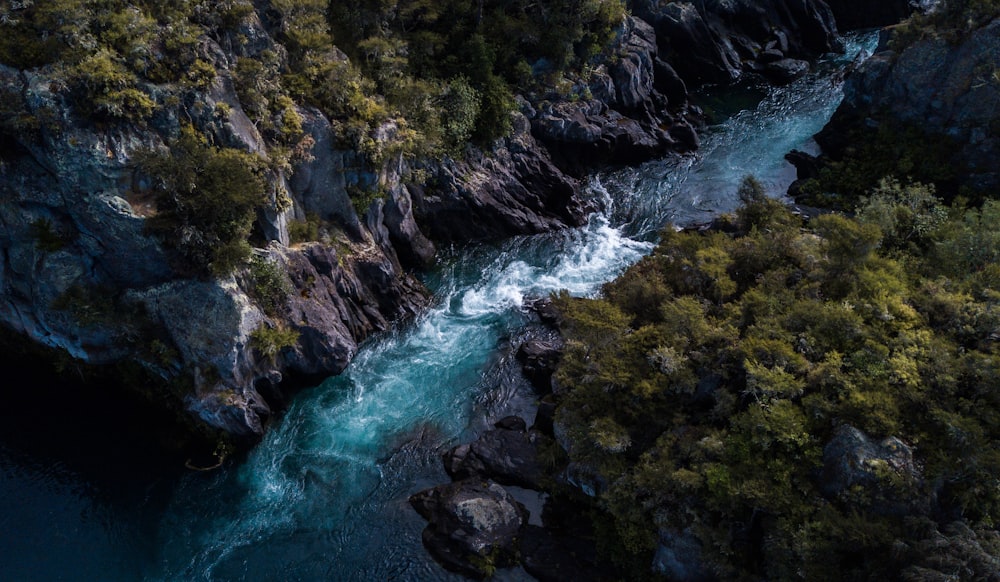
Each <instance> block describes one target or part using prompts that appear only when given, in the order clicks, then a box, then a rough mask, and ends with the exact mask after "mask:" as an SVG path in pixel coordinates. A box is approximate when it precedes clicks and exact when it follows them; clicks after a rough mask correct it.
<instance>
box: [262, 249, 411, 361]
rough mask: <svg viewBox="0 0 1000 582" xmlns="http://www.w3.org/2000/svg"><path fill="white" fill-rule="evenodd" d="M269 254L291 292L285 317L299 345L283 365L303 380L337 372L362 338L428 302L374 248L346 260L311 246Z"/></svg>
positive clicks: (360, 251)
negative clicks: (285, 276)
mask: <svg viewBox="0 0 1000 582" xmlns="http://www.w3.org/2000/svg"><path fill="white" fill-rule="evenodd" d="M270 251H271V254H272V256H274V257H275V258H276V259H278V260H279V261H280V262H281V264H282V265H283V266H284V267H285V270H286V272H287V273H288V276H289V278H290V281H291V283H292V286H293V288H294V289H295V292H293V293H292V294H291V296H290V297H289V300H288V305H287V307H286V309H287V315H286V317H287V319H288V320H289V321H291V322H294V328H295V330H296V331H298V332H299V341H298V346H297V347H296V349H295V350H294V352H292V353H289V354H287V355H286V356H285V358H284V361H285V363H286V364H287V366H288V369H289V370H290V371H291V372H292V373H294V374H298V375H300V376H303V377H306V378H311V379H321V378H322V377H325V376H330V375H333V374H338V373H340V372H341V371H343V369H344V368H345V367H347V364H348V363H349V362H350V360H351V358H353V357H354V354H355V353H357V348H358V343H359V342H360V341H361V340H362V339H363V338H366V337H368V336H369V335H371V334H372V333H374V332H378V331H386V330H387V329H389V326H390V325H391V324H392V322H394V321H398V320H401V319H404V318H407V317H410V316H412V315H414V314H416V313H417V312H419V311H420V309H422V308H423V307H424V306H425V305H426V303H427V295H426V292H425V291H424V289H423V288H422V287H421V286H420V285H419V284H418V283H416V282H415V281H414V280H412V279H410V278H409V277H407V276H405V275H404V274H403V273H402V272H401V271H400V270H399V268H398V266H397V265H394V264H393V262H392V261H391V260H390V259H389V258H387V257H386V256H385V255H384V254H382V253H379V252H376V251H375V250H374V249H370V250H369V251H368V252H365V251H364V250H362V249H359V250H357V251H356V254H352V255H347V256H344V255H341V254H340V253H338V251H337V250H336V249H335V248H333V247H330V246H326V245H322V244H318V243H312V244H308V245H304V246H302V247H301V248H299V249H286V248H283V247H280V246H272V247H271V249H270Z"/></svg>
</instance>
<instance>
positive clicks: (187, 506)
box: [0, 35, 874, 581]
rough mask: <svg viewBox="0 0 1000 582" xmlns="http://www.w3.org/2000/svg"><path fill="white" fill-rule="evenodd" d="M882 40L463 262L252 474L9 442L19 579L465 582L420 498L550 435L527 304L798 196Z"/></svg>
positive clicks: (1, 542)
mask: <svg viewBox="0 0 1000 582" xmlns="http://www.w3.org/2000/svg"><path fill="white" fill-rule="evenodd" d="M873 43H874V35H866V36H864V37H857V38H852V39H850V41H849V50H848V54H847V55H846V56H833V57H831V58H829V59H827V60H825V61H823V62H821V63H820V65H819V66H818V67H815V68H814V72H813V73H812V74H810V75H809V76H807V77H805V78H803V79H800V80H799V81H797V82H795V83H793V84H792V85H790V86H788V87H784V88H779V89H771V88H763V87H743V88H740V89H739V90H737V91H732V92H729V93H727V94H725V95H724V96H722V97H719V96H716V97H704V98H703V100H704V104H705V106H706V109H710V110H712V111H714V112H715V114H716V115H717V118H718V119H719V120H720V121H719V122H718V123H717V124H716V125H714V126H712V127H710V128H709V129H708V130H707V131H706V132H705V133H704V134H703V136H702V147H701V149H700V151H699V152H698V153H697V154H696V155H691V156H684V157H676V156H675V157H670V158H668V159H664V160H659V161H654V162H650V163H647V164H645V165H643V166H641V167H638V168H630V169H623V170H619V171H615V172H611V173H606V174H601V175H599V176H595V177H594V178H593V179H592V180H591V182H590V183H589V186H588V195H589V196H591V197H593V199H594V200H595V201H596V202H597V203H598V205H599V206H600V207H601V208H602V210H601V211H600V212H598V213H595V214H594V215H593V216H592V217H591V218H590V220H589V223H588V224H587V225H586V226H584V227H582V228H579V229H574V230H567V231H563V232H559V233H553V234H547V235H539V236H532V237H519V238H515V239H512V240H509V241H505V242H503V243H498V244H495V245H476V246H470V247H467V248H461V249H456V250H451V251H448V252H445V253H443V254H442V257H441V261H440V263H439V266H438V267H437V268H436V270H435V271H434V272H432V273H430V274H428V275H427V277H426V281H425V282H426V283H427V285H428V287H429V288H430V289H431V290H432V291H433V292H434V294H435V301H434V305H433V307H432V308H431V309H430V310H429V311H428V312H427V313H426V314H424V315H423V316H422V317H420V318H419V319H418V320H416V321H415V322H413V323H412V324H409V325H407V326H405V327H403V328H402V329H399V330H397V331H395V332H394V333H391V334H387V335H384V336H381V337H378V338H375V339H373V340H372V341H370V342H368V343H367V344H366V345H365V346H363V348H362V349H361V350H360V352H359V354H358V356H357V358H356V360H355V361H354V362H353V363H352V364H351V366H350V367H349V368H348V369H347V371H346V372H345V373H344V374H343V375H341V376H338V377H334V378H330V379H328V380H327V381H325V382H324V383H323V384H321V385H320V386H316V387H314V388H311V389H309V390H306V391H304V392H302V393H300V394H299V395H297V396H296V398H295V399H294V401H293V402H292V404H291V406H290V408H289V409H288V411H287V412H286V413H285V414H284V415H283V416H282V417H281V418H280V419H279V421H278V422H276V423H275V424H274V425H273V426H272V427H271V430H270V431H269V432H268V434H267V436H266V437H265V439H264V441H263V442H262V443H261V444H260V445H259V446H258V447H256V449H254V451H252V452H251V453H250V454H249V455H248V456H247V457H246V458H245V459H243V460H241V461H239V462H232V463H229V464H227V465H226V466H224V467H223V468H221V469H219V470H216V471H212V472H207V473H185V474H180V475H178V474H175V473H174V474H170V473H167V474H164V473H163V472H162V471H159V472H158V471H155V470H141V471H136V470H132V468H131V467H130V466H129V463H130V461H129V455H122V456H121V458H120V459H117V458H113V459H107V458H101V459H100V460H91V461H88V460H83V461H80V459H78V458H74V459H73V460H72V462H70V461H69V460H68V458H66V457H65V455H76V454H77V453H78V451H76V452H73V451H71V452H68V453H67V452H65V451H63V452H60V450H58V448H57V449H56V450H51V449H52V447H44V446H43V447H42V448H43V449H44V451H43V452H39V446H40V445H38V444H37V443H36V442H34V440H32V439H25V438H23V436H20V437H17V438H14V437H13V436H12V433H11V432H10V431H7V432H3V431H0V580H142V579H145V580H248V581H257V580H451V579H460V578H457V577H455V576H454V575H452V574H449V573H448V572H446V571H444V570H443V569H441V568H440V567H439V566H437V564H435V563H434V562H433V560H431V559H430V558H429V557H428V556H427V554H426V553H425V551H424V550H423V548H422V546H421V542H420V532H421V530H422V529H423V526H424V522H423V520H422V519H421V518H420V517H419V516H417V514H416V513H415V512H414V511H413V510H412V509H410V507H409V505H408V503H407V497H408V496H409V495H410V494H412V493H414V492H416V491H418V490H421V489H423V488H426V487H429V486H432V485H435V484H438V483H442V482H445V481H446V480H447V476H446V475H445V473H444V471H443V468H442V466H441V460H440V454H441V452H442V451H443V450H445V449H446V448H448V447H449V446H453V445H454V444H457V443H458V442H461V441H465V440H469V439H471V438H472V437H473V436H474V435H475V434H476V433H477V432H478V431H481V430H482V429H483V428H484V427H486V426H487V425H488V424H489V422H491V421H492V420H494V419H496V418H499V417H502V416H505V415H507V414H521V415H523V416H526V420H528V422H529V424H530V422H531V420H532V418H531V417H530V414H531V412H530V411H531V404H532V402H531V399H532V396H531V392H530V390H529V389H528V388H527V387H526V385H525V384H524V381H523V379H521V378H519V377H518V376H517V374H516V373H512V372H511V370H512V368H513V366H511V365H510V359H511V355H510V352H511V349H510V348H511V346H515V345H516V344H517V341H518V339H519V337H520V336H521V334H523V330H524V328H525V326H526V325H529V324H530V323H531V321H532V320H531V316H530V315H528V314H526V313H525V312H524V311H523V310H522V308H521V305H522V303H523V300H524V299H525V298H529V297H537V296H544V295H547V294H548V293H551V292H553V291H557V290H560V289H568V290H569V291H570V292H571V293H573V294H576V295H590V294H594V293H596V292H597V291H598V289H599V287H600V285H601V284H602V283H604V282H605V281H608V280H610V279H612V278H614V277H615V276H616V275H617V274H618V273H620V272H621V271H622V270H623V269H624V268H626V267H627V266H628V265H630V264H632V263H634V262H635V261H636V260H638V259H639V258H640V257H642V256H643V255H644V254H645V253H647V252H649V250H650V249H651V248H652V244H653V241H654V240H655V236H656V233H657V232H658V231H659V230H660V229H661V228H662V227H663V226H664V225H666V224H668V223H672V224H675V225H685V224H691V223H698V222H704V221H707V220H710V219H711V217H712V216H714V215H716V214H718V213H719V212H726V211H729V210H732V209H733V208H734V207H735V204H736V201H735V192H736V189H737V186H738V184H739V182H740V180H741V179H742V177H743V176H744V175H747V174H753V175H755V176H756V177H757V178H758V179H759V180H761V182H762V183H763V184H764V185H765V186H766V187H767V189H768V191H769V192H770V193H771V194H772V195H775V196H780V195H781V193H782V192H784V191H785V189H786V188H787V186H788V185H789V183H790V182H791V181H792V180H793V179H794V170H793V169H792V167H791V166H790V165H789V164H787V163H786V162H785V161H784V160H783V156H784V154H785V153H786V152H787V151H789V150H791V149H793V148H798V149H804V150H810V149H812V148H814V147H815V146H814V144H811V142H810V136H811V135H813V134H814V133H815V132H817V131H818V130H819V129H820V128H821V127H822V126H823V125H824V124H825V123H826V121H827V120H828V119H829V117H830V115H831V114H832V112H833V110H834V109H835V108H836V106H837V104H838V103H839V101H840V98H841V84H840V80H839V79H840V72H841V71H842V69H843V67H844V66H846V65H847V63H849V62H850V61H851V60H852V58H853V55H854V54H856V53H857V52H858V51H861V50H863V49H864V50H871V49H872V48H873ZM747 104H749V107H748V108H746V109H743V110H740V111H735V109H737V108H739V107H741V106H746V105H747ZM22 424H24V423H22ZM106 426H107V425H105V427H106ZM79 430H87V428H85V425H82V426H81V427H80V428H79ZM105 430H106V428H105ZM19 434H20V433H19ZM42 438H43V439H44V437H42ZM66 438H67V436H66V435H55V437H54V438H53V441H60V440H61V441H65V440H66ZM69 438H72V435H71V436H70V437H69ZM126 445H127V443H126ZM498 579H502V580H503V579H505V580H531V578H530V577H529V576H527V575H526V574H525V573H523V572H522V571H519V570H511V571H506V572H500V573H498Z"/></svg>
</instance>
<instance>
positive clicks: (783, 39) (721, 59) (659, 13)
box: [632, 0, 841, 84]
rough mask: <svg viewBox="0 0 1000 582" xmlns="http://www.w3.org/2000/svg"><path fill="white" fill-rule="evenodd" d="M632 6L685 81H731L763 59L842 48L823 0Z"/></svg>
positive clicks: (649, 1)
mask: <svg viewBox="0 0 1000 582" xmlns="http://www.w3.org/2000/svg"><path fill="white" fill-rule="evenodd" d="M632 11H633V13H634V14H635V15H636V16H637V17H639V18H642V19H643V20H645V21H646V22H649V23H650V24H651V25H652V26H653V28H654V29H655V31H656V38H657V41H658V43H659V49H660V50H659V58H661V59H662V60H664V61H666V62H668V63H670V65H671V66H672V67H673V68H674V69H676V70H677V72H678V73H680V76H681V78H683V79H684V80H685V81H686V82H687V83H688V84H692V83H706V82H707V83H730V82H732V81H735V80H737V79H739V78H740V77H741V76H742V75H743V74H744V72H746V71H755V72H758V71H761V70H762V68H763V65H764V64H765V63H767V62H773V61H778V60H781V59H785V58H788V59H800V60H801V59H806V58H810V57H814V56H817V55H819V54H822V53H825V52H830V51H836V50H840V48H841V44H840V40H839V38H838V36H837V27H836V23H835V21H834V16H833V12H832V11H831V10H830V7H829V6H828V5H827V4H826V3H825V2H823V0H767V1H763V2H761V1H758V0H734V1H731V2H712V3H708V2H659V1H657V0H635V1H633V2H632ZM776 57H777V58H776ZM782 71H783V72H784V73H789V72H796V73H798V74H801V72H802V71H801V70H798V71H795V70H794V69H792V68H791V67H783V69H782Z"/></svg>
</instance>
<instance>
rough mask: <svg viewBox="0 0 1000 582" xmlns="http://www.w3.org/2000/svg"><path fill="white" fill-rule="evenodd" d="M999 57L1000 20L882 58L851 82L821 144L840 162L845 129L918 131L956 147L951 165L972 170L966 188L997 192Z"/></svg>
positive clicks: (863, 68)
mask: <svg viewBox="0 0 1000 582" xmlns="http://www.w3.org/2000/svg"><path fill="white" fill-rule="evenodd" d="M997 55H1000V21H996V20H994V21H993V22H992V23H989V24H987V25H985V26H983V27H982V28H980V29H978V30H975V31H973V32H972V33H971V34H969V35H967V36H966V37H965V38H963V39H961V40H960V41H959V42H958V43H957V44H949V42H948V41H947V40H945V39H944V38H928V39H925V40H920V41H918V42H916V43H914V44H913V45H911V46H908V47H906V48H905V49H903V50H902V51H901V52H900V53H899V54H896V53H894V52H891V51H885V52H880V53H877V54H876V55H874V56H873V57H871V58H870V59H868V60H867V61H865V62H864V63H863V64H862V65H861V66H860V67H859V69H858V70H857V71H856V72H855V73H854V74H853V75H851V76H850V77H849V78H848V80H847V83H846V85H845V87H844V102H843V103H842V104H841V106H840V107H839V108H838V109H837V112H836V113H835V114H834V116H833V119H832V120H831V121H830V123H829V124H828V125H827V127H826V128H824V130H823V132H822V133H821V134H820V135H819V136H817V141H819V142H820V145H821V146H823V148H824V151H825V152H827V153H829V154H830V155H832V156H833V157H834V158H836V157H838V155H839V154H838V151H837V150H838V149H839V148H840V147H841V146H842V145H844V144H841V143H840V142H841V139H840V137H839V136H840V135H841V134H843V133H844V130H845V129H846V128H849V127H857V126H862V125H868V126H877V125H878V124H879V123H881V122H884V121H886V122H888V121H891V122H896V123H902V124H906V125H910V126H915V127H917V128H920V129H921V130H923V131H924V132H925V133H927V134H932V135H933V134H939V135H946V136H948V137H950V138H952V139H953V140H954V142H955V143H956V144H957V147H956V148H955V150H954V155H953V157H952V159H951V160H950V163H951V164H952V165H953V166H954V167H961V168H967V171H968V172H967V173H968V177H967V179H966V180H965V182H964V183H965V185H967V186H970V187H972V188H974V189H977V190H981V191H991V190H995V189H996V188H997V187H1000V164H998V160H1000V123H998V117H997V115H998V114H997V112H998V111H1000V82H997V80H996V79H993V78H992V77H991V76H990V75H992V73H991V72H992V71H995V69H996V63H997V59H998V56H997ZM962 173H963V174H965V173H966V172H962Z"/></svg>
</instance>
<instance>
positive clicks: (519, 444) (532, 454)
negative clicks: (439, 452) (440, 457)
mask: <svg viewBox="0 0 1000 582" xmlns="http://www.w3.org/2000/svg"><path fill="white" fill-rule="evenodd" d="M519 420H520V419H519ZM509 426H512V427H513V429H504V428H498V429H495V430H488V431H486V432H484V433H483V434H482V435H480V436H479V438H478V439H476V440H474V441H472V442H471V443H468V444H463V445H458V446H457V447H455V448H453V449H451V450H450V451H448V452H447V453H445V455H444V467H445V470H446V471H447V472H448V474H449V475H450V476H451V477H452V479H466V478H469V477H481V478H490V479H493V480H495V481H498V482H500V483H503V484H504V485H516V486H518V487H524V488H526V489H534V490H541V489H542V481H543V480H544V477H545V468H544V465H543V462H542V459H541V457H542V455H541V452H540V448H541V447H542V446H555V443H553V442H552V441H551V439H549V438H548V437H546V436H545V435H543V434H542V433H540V432H538V431H524V430H523V429H522V428H521V427H523V426H524V425H523V421H521V424H519V425H509Z"/></svg>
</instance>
